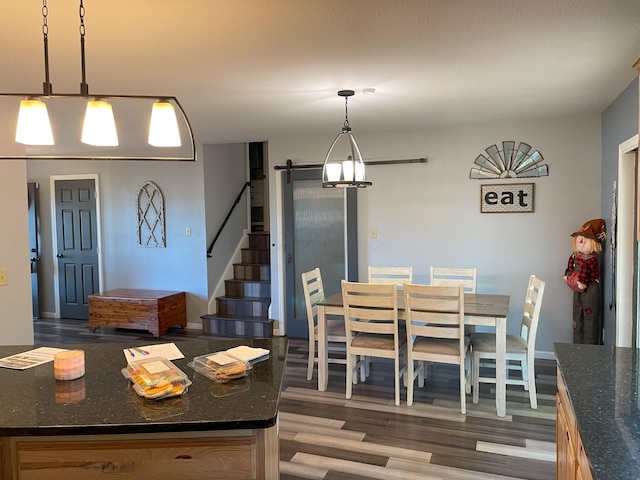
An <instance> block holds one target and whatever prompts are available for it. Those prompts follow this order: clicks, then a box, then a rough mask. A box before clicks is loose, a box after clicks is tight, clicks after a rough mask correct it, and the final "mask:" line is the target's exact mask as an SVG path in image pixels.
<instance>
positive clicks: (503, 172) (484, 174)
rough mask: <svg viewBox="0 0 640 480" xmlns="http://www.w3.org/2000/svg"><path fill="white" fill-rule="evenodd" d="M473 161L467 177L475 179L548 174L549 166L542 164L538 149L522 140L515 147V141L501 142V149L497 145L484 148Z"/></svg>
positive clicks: (543, 175) (530, 176)
mask: <svg viewBox="0 0 640 480" xmlns="http://www.w3.org/2000/svg"><path fill="white" fill-rule="evenodd" d="M485 152H486V153H487V154H486V155H484V154H483V153H481V154H480V155H478V157H477V158H476V159H475V161H474V162H473V163H475V164H476V165H478V167H479V168H478V167H473V168H472V169H471V171H470V172H469V178H471V179H476V180H483V179H494V178H532V177H546V176H548V175H549V166H548V165H546V164H544V165H543V164H542V162H543V161H544V158H543V156H542V154H541V153H540V152H539V151H538V150H533V151H531V145H527V144H526V143H524V142H520V144H519V145H518V146H517V148H516V142H514V141H511V140H510V141H505V142H502V150H500V149H499V148H498V146H497V145H495V144H494V145H491V146H490V147H487V148H486V149H485Z"/></svg>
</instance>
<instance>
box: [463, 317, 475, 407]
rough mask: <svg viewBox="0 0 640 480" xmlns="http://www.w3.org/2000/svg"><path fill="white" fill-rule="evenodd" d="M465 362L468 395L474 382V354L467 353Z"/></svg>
mask: <svg viewBox="0 0 640 480" xmlns="http://www.w3.org/2000/svg"><path fill="white" fill-rule="evenodd" d="M471 326H473V325H471ZM464 362H465V369H464V370H465V378H464V391H465V393H466V394H467V395H468V394H470V393H471V382H473V354H472V353H471V352H467V354H466V355H465V357H464Z"/></svg>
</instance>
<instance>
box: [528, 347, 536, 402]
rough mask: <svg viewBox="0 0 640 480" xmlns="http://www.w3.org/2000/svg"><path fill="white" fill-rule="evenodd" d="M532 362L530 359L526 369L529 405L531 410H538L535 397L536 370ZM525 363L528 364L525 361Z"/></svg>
mask: <svg viewBox="0 0 640 480" xmlns="http://www.w3.org/2000/svg"><path fill="white" fill-rule="evenodd" d="M533 362H534V360H533V358H532V359H531V365H529V366H528V367H527V383H528V384H529V403H531V408H533V409H537V408H538V397H537V396H536V369H535V366H534V364H533ZM527 363H529V362H528V361H527Z"/></svg>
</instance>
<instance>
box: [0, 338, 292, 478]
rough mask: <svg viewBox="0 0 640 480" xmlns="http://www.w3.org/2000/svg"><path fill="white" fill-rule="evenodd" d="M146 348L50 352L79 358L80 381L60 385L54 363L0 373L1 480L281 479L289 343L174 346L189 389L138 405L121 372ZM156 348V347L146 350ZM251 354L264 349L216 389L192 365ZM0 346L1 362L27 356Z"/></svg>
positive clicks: (107, 346)
mask: <svg viewBox="0 0 640 480" xmlns="http://www.w3.org/2000/svg"><path fill="white" fill-rule="evenodd" d="M148 343H150V342H143V343H140V342H138V343H131V342H128V343H107V344H105V343H102V344H100V343H94V344H82V345H78V344H74V345H55V344H51V345H47V346H49V347H57V348H66V349H81V350H83V351H84V352H85V371H86V373H85V375H84V376H83V377H81V378H79V379H77V380H70V381H57V380H55V379H54V375H53V362H49V363H46V364H43V365H39V366H36V367H33V368H30V369H27V370H11V369H7V368H0V384H1V385H2V386H3V388H2V389H0V443H1V449H0V478H2V479H18V478H19V479H47V480H52V479H53V480H55V479H94V478H98V477H99V478H110V477H114V478H115V477H123V476H125V477H127V478H134V477H135V478H141V479H142V478H162V479H163V480H164V479H174V478H176V479H177V478H180V479H196V478H197V479H202V478H214V479H224V478H247V479H254V478H255V479H269V480H272V479H277V478H279V467H278V465H279V447H278V403H279V398H280V388H281V385H282V378H283V372H284V364H285V358H286V353H287V343H288V342H287V339H286V338H285V337H274V338H268V339H233V340H231V339H229V340H223V339H220V340H218V339H216V340H200V339H198V340H187V341H180V342H175V344H176V346H177V347H178V348H179V350H180V351H181V352H182V353H183V354H184V356H185V358H183V359H178V360H174V361H173V363H174V364H175V365H176V366H177V367H178V368H180V369H181V370H182V371H183V372H184V373H186V374H187V376H188V377H189V380H191V381H192V382H193V383H192V384H191V385H190V386H189V389H188V391H187V392H186V393H185V394H183V395H181V396H179V397H173V398H168V399H164V400H157V401H154V400H146V399H144V398H142V397H139V396H138V395H137V394H136V393H135V391H134V390H133V388H131V385H130V382H129V380H127V379H126V378H125V377H124V376H123V375H122V373H121V370H122V369H123V368H125V367H126V366H127V360H126V357H125V355H124V353H123V349H126V348H128V347H139V346H141V345H144V344H148ZM153 343H162V342H153ZM236 345H249V346H253V347H260V348H266V349H268V350H270V355H269V357H268V359H266V360H263V361H261V362H258V363H256V364H255V365H254V366H253V368H252V369H251V370H249V372H248V375H247V376H246V377H244V378H242V379H238V380H234V381H232V382H228V383H217V382H214V381H212V380H210V379H208V378H206V377H204V376H201V375H200V374H198V373H196V372H194V371H193V370H192V369H191V368H190V367H189V366H187V363H189V362H190V361H191V360H192V359H193V358H194V357H196V356H200V355H204V354H207V353H213V352H216V351H220V350H226V349H228V348H230V347H233V346H236ZM33 348H34V347H33V346H0V357H2V358H3V357H6V356H9V355H13V354H15V353H20V352H25V351H28V350H31V349H33Z"/></svg>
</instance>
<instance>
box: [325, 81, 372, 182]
mask: <svg viewBox="0 0 640 480" xmlns="http://www.w3.org/2000/svg"><path fill="white" fill-rule="evenodd" d="M354 94H355V92H354V91H353V90H340V91H339V92H338V96H340V97H344V124H343V125H342V130H341V131H340V133H338V135H337V136H336V138H335V139H334V140H333V143H332V144H331V146H330V147H329V151H328V152H327V156H326V157H325V159H324V165H323V167H322V186H323V187H325V188H332V187H360V188H364V187H368V186H370V185H372V183H371V182H367V181H366V177H365V165H364V161H363V160H362V154H361V153H360V148H359V147H358V143H357V142H356V139H355V137H354V136H353V134H352V133H351V126H350V125H349V112H348V102H349V97H352V96H353V95H354Z"/></svg>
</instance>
